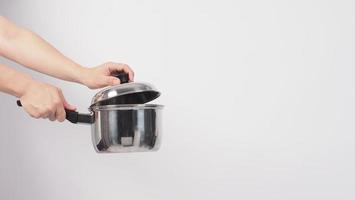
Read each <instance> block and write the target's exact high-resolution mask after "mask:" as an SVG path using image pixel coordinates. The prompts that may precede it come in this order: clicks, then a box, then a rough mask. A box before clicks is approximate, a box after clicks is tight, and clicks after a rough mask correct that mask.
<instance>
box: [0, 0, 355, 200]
mask: <svg viewBox="0 0 355 200" xmlns="http://www.w3.org/2000/svg"><path fill="white" fill-rule="evenodd" d="M354 11H355V2H354V1H350V0H349V1H324V0H323V1H321V0H319V1H316V0H300V1H282V0H280V1H276V0H273V1H263V0H250V1H232V0H231V1H225V0H223V1H202V0H201V1H187V0H186V1H163V0H161V1H153V0H151V1H131V0H127V1H115V0H109V1H92V0H91V1H89V0H80V1H71V0H61V1H45V0H42V1H40V0H33V1H19V0H2V1H1V3H0V12H1V14H2V15H4V16H5V17H8V18H9V19H11V20H12V21H14V22H15V23H17V24H19V25H21V26H25V27H27V28H29V29H31V30H33V31H34V32H36V33H38V34H39V35H41V36H42V37H44V38H45V39H46V40H47V41H49V42H50V43H52V44H53V45H54V46H56V47H57V48H58V49H59V50H60V51H61V52H63V53H64V54H65V55H67V56H68V57H70V58H72V59H73V60H75V61H76V62H78V63H80V64H82V65H85V66H95V65H98V64H101V63H103V62H105V61H109V60H111V61H117V62H125V63H128V64H130V66H132V67H133V68H134V70H135V72H136V80H137V81H146V82H150V83H153V84H154V85H156V86H157V88H158V89H159V90H160V91H161V92H162V96H161V97H160V98H159V99H158V100H156V101H155V103H160V104H164V105H165V106H166V107H165V110H164V137H163V144H162V147H161V150H160V151H158V152H156V153H132V154H108V155H107V154H106V155H102V154H100V155H99V154H96V153H95V152H94V149H93V147H92V144H91V136H90V127H89V126H83V125H73V124H70V123H69V122H64V123H52V122H50V121H46V120H35V119H32V118H30V117H28V116H27V114H26V113H25V112H24V111H23V110H22V109H21V108H17V106H16V104H15V100H16V99H15V98H14V97H10V96H8V95H5V94H0V98H1V104H0V124H1V129H0V131H1V134H0V199H9V200H20V199H36V200H49V199H50V200H63V199H73V200H74V199H75V200H78V199H83V200H97V199H105V200H111V199H112V200H116V199H132V200H138V199H158V200H168V199H169V200H170V199H176V200H182V199H194V200H195V199H206V200H207V199H211V200H212V199H213V200H214V199H223V200H226V199H233V200H234V199H255V200H256V199H273V200H274V199H280V200H284V199H288V200H292V199H312V200H314V199H322V200H324V199H354V198H355V191H354V187H355V181H354V180H355V172H354V165H355V158H354V155H355V136H354V133H355V126H354V120H355V106H354V103H355V87H354V86H355V80H354V75H355V66H354V64H355V56H354V53H355V37H354V36H355V12H354ZM34 53H35V52H34ZM0 61H1V63H4V64H8V65H9V66H11V67H14V68H16V69H18V70H21V71H24V72H28V73H30V74H32V75H33V77H34V78H36V79H37V80H41V81H45V82H47V83H51V84H54V85H56V86H57V87H60V88H62V89H63V91H64V94H65V96H66V98H67V99H68V101H69V102H71V103H72V104H74V105H76V106H78V108H79V110H80V111H86V110H87V107H88V106H89V103H90V101H91V97H92V96H93V95H94V94H95V93H96V91H91V90H89V89H87V88H86V87H84V86H81V85H77V84H73V83H68V82H63V81H60V80H55V79H54V78H50V77H47V76H45V75H41V74H38V73H35V72H32V71H29V70H26V69H24V68H22V67H21V66H19V65H17V64H15V63H13V62H10V61H6V60H5V59H1V60H0ZM14 81H16V80H14Z"/></svg>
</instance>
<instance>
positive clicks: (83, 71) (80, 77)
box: [73, 66, 89, 85]
mask: <svg viewBox="0 0 355 200" xmlns="http://www.w3.org/2000/svg"><path fill="white" fill-rule="evenodd" d="M88 71H89V68H87V67H83V66H79V67H78V68H77V69H76V70H75V74H74V78H73V80H74V82H76V83H79V84H82V85H85V83H86V77H87V74H88Z"/></svg>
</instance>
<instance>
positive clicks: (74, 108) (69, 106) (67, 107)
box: [63, 99, 76, 111]
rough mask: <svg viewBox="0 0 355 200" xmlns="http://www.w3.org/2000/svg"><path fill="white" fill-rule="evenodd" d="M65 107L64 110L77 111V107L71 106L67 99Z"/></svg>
mask: <svg viewBox="0 0 355 200" xmlns="http://www.w3.org/2000/svg"><path fill="white" fill-rule="evenodd" d="M63 105H64V108H65V109H68V110H73V111H74V110H76V107H75V106H73V105H71V104H69V103H68V102H67V101H66V100H65V99H64V101H63Z"/></svg>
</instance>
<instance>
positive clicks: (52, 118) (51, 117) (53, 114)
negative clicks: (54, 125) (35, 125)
mask: <svg viewBox="0 0 355 200" xmlns="http://www.w3.org/2000/svg"><path fill="white" fill-rule="evenodd" d="M55 115H56V112H54V113H51V114H50V115H49V117H48V118H49V120H51V121H52V122H53V121H55V119H56V117H55Z"/></svg>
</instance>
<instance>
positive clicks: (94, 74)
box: [80, 62, 134, 89]
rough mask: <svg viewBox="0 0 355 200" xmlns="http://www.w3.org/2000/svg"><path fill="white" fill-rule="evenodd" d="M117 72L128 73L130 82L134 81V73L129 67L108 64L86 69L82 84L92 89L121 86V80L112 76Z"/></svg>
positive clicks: (82, 76)
mask: <svg viewBox="0 0 355 200" xmlns="http://www.w3.org/2000/svg"><path fill="white" fill-rule="evenodd" d="M117 71H124V72H126V73H127V74H128V77H129V81H130V82H132V81H133V80H134V72H133V70H132V69H131V68H130V67H129V66H128V65H126V64H122V63H114V62H107V63H104V64H102V65H99V66H97V67H94V68H85V70H84V71H83V73H82V75H81V80H80V83H82V84H83V85H86V86H87V87H88V88H90V89H97V88H102V87H106V86H111V85H117V84H120V79H118V78H116V77H114V76H111V74H113V73H115V72H117Z"/></svg>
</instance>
